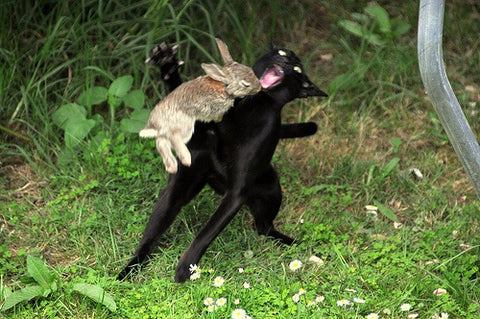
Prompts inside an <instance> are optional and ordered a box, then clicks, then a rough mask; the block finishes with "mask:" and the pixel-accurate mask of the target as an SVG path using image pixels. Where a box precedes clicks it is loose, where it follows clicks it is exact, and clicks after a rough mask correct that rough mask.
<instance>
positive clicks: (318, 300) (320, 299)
mask: <svg viewBox="0 0 480 319" xmlns="http://www.w3.org/2000/svg"><path fill="white" fill-rule="evenodd" d="M324 300H325V297H324V296H317V298H315V302H323V301H324Z"/></svg>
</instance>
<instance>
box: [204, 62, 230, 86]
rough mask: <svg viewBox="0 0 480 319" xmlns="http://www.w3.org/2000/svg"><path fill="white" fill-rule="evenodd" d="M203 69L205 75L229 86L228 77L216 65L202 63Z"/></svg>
mask: <svg viewBox="0 0 480 319" xmlns="http://www.w3.org/2000/svg"><path fill="white" fill-rule="evenodd" d="M201 65H202V69H203V71H205V73H206V74H207V75H208V76H209V77H211V78H212V79H214V80H215V81H220V82H222V83H225V84H228V82H229V81H228V80H227V75H226V74H225V72H223V69H222V68H221V67H219V66H218V65H216V64H213V63H211V64H207V63H202V64H201Z"/></svg>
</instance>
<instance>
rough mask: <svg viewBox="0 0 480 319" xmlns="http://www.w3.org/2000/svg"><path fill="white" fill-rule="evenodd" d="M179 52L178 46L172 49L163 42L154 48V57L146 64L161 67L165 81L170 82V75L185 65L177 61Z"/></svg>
mask: <svg viewBox="0 0 480 319" xmlns="http://www.w3.org/2000/svg"><path fill="white" fill-rule="evenodd" d="M177 52H178V45H174V46H173V47H171V46H169V45H167V44H166V43H165V42H162V43H160V44H159V45H157V46H156V47H154V48H153V50H152V56H151V57H149V58H148V59H147V60H146V61H145V63H148V64H153V65H158V66H160V68H161V69H162V74H163V77H164V79H165V80H168V79H169V78H170V75H171V74H173V73H175V72H176V71H177V70H178V69H179V68H180V67H181V66H182V65H183V61H178V59H177Z"/></svg>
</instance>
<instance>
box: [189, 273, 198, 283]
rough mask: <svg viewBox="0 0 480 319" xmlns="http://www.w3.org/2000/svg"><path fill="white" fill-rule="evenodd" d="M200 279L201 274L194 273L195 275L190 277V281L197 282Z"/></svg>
mask: <svg viewBox="0 0 480 319" xmlns="http://www.w3.org/2000/svg"><path fill="white" fill-rule="evenodd" d="M198 278H200V273H199V272H194V273H193V274H191V275H190V280H191V281H195V280H197V279H198Z"/></svg>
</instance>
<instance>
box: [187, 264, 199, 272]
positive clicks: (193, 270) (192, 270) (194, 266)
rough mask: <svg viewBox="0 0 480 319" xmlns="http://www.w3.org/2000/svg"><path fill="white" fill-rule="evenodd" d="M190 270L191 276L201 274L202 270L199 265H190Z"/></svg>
mask: <svg viewBox="0 0 480 319" xmlns="http://www.w3.org/2000/svg"><path fill="white" fill-rule="evenodd" d="M188 269H189V270H190V273H191V274H193V273H194V272H200V268H198V266H197V264H195V265H192V264H190V267H188Z"/></svg>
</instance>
